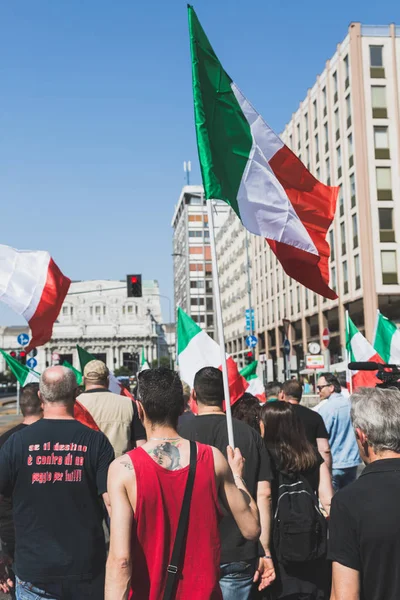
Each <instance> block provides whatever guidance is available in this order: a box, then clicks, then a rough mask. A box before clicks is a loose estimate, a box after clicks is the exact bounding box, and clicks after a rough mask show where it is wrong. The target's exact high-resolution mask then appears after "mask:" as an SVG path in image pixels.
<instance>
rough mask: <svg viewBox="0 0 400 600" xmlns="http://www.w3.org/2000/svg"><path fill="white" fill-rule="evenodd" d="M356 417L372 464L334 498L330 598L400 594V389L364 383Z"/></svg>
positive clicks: (386, 599)
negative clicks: (381, 387) (383, 388)
mask: <svg viewBox="0 0 400 600" xmlns="http://www.w3.org/2000/svg"><path fill="white" fill-rule="evenodd" d="M351 401H352V407H351V419H352V424H353V427H354V431H355V434H356V437H357V444H358V447H359V450H360V455H361V458H362V459H363V461H364V463H365V464H366V465H367V466H366V468H365V470H364V471H363V473H362V474H361V476H360V477H359V479H358V480H357V481H355V482H354V483H352V484H350V485H349V486H347V487H346V488H344V489H343V490H341V491H340V492H338V493H337V494H336V495H335V496H334V498H333V500H332V508H331V515H330V528H329V530H330V548H329V555H328V558H330V559H331V560H332V561H333V582H332V595H331V600H398V599H399V598H400V570H399V562H400V460H399V459H400V391H399V390H397V389H394V388H393V389H385V390H382V389H379V388H363V389H360V390H358V391H357V393H356V394H353V396H352V398H351Z"/></svg>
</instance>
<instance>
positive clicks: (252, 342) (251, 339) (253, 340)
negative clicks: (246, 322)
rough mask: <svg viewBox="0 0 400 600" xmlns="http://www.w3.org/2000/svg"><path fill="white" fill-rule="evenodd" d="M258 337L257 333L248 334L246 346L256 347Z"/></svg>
mask: <svg viewBox="0 0 400 600" xmlns="http://www.w3.org/2000/svg"><path fill="white" fill-rule="evenodd" d="M257 342H258V340H257V338H256V336H255V335H248V336H247V338H246V346H248V347H249V348H254V347H255V346H257Z"/></svg>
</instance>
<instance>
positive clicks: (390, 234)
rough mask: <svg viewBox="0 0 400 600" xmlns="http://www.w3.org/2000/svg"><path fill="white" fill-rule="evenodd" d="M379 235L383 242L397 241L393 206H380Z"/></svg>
mask: <svg viewBox="0 0 400 600" xmlns="http://www.w3.org/2000/svg"><path fill="white" fill-rule="evenodd" d="M378 212H379V236H380V241H381V242H395V241H396V236H395V232H394V227H393V208H379V209H378Z"/></svg>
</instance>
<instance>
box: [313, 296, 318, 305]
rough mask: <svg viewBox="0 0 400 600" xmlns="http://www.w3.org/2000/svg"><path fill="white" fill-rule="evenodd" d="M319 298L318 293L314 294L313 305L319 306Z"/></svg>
mask: <svg viewBox="0 0 400 600" xmlns="http://www.w3.org/2000/svg"><path fill="white" fill-rule="evenodd" d="M317 302H318V298H317V294H313V306H317Z"/></svg>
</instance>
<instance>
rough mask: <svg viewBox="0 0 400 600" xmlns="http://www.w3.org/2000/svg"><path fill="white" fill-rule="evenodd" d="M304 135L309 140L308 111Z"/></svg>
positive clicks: (305, 118)
mask: <svg viewBox="0 0 400 600" xmlns="http://www.w3.org/2000/svg"><path fill="white" fill-rule="evenodd" d="M304 135H305V138H306V140H308V113H306V114H305V115H304Z"/></svg>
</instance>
